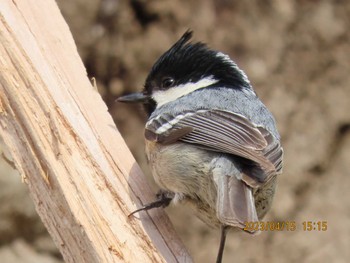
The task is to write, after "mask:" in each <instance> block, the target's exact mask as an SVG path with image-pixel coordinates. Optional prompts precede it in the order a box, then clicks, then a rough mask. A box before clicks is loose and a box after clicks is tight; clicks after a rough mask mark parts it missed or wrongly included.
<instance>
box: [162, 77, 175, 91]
mask: <svg viewBox="0 0 350 263" xmlns="http://www.w3.org/2000/svg"><path fill="white" fill-rule="evenodd" d="M174 84H175V80H174V79H173V78H172V77H165V78H163V79H162V88H163V89H167V88H170V87H172V86H173V85H174Z"/></svg>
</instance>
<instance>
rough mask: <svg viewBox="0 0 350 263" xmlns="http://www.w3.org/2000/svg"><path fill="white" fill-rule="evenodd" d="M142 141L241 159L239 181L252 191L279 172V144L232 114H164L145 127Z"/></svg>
mask: <svg viewBox="0 0 350 263" xmlns="http://www.w3.org/2000/svg"><path fill="white" fill-rule="evenodd" d="M146 138H147V139H151V140H154V141H157V142H159V143H164V144H166V143H173V142H175V141H183V142H186V143H190V144H193V145H195V146H196V147H199V148H203V149H207V150H210V151H216V152H223V153H227V154H231V155H234V156H237V157H240V158H243V162H245V163H246V168H245V169H243V172H244V173H245V174H246V175H247V176H248V177H249V178H247V177H243V180H244V181H245V182H246V183H247V184H248V185H250V186H252V187H257V186H259V185H261V184H262V183H265V182H267V181H268V180H269V179H270V178H271V177H272V176H274V175H276V174H279V173H281V172H282V156H283V149H282V147H281V144H280V142H279V140H278V139H277V138H275V137H274V136H273V135H272V134H271V133H270V132H269V131H268V130H266V129H265V128H263V127H260V126H258V125H256V124H253V123H252V122H250V121H249V120H248V119H247V118H245V117H244V116H242V115H239V114H236V113H233V112H229V111H224V110H216V109H214V110H198V111H193V112H192V111H189V112H185V113H184V114H182V115H180V116H172V114H170V113H168V114H164V115H162V116H160V117H158V118H154V119H151V120H150V121H149V122H148V123H147V125H146ZM244 160H245V161H244Z"/></svg>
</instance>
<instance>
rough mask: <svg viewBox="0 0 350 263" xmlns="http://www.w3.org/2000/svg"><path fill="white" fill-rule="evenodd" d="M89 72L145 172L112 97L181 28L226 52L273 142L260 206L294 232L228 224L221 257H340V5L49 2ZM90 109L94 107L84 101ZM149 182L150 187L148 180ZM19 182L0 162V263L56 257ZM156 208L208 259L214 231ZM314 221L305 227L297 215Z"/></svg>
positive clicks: (344, 33)
mask: <svg viewBox="0 0 350 263" xmlns="http://www.w3.org/2000/svg"><path fill="white" fill-rule="evenodd" d="M57 2H58V5H59V7H60V9H61V11H62V13H63V15H64V17H65V18H66V21H67V23H68V25H69V26H70V28H71V31H72V34H73V36H74V38H75V40H76V43H77V46H78V50H79V53H80V55H81V57H82V59H83V61H84V63H85V65H86V68H87V71H88V74H89V76H90V77H95V78H96V79H97V85H98V88H99V90H100V92H101V95H102V96H103V98H104V99H105V101H106V104H107V105H108V107H109V109H110V112H111V114H112V115H113V117H114V119H115V121H116V123H117V126H118V128H119V130H120V132H121V133H122V134H123V136H124V138H125V140H126V141H127V143H128V145H129V146H130V148H131V150H132V151H133V153H134V155H135V157H136V158H137V160H138V161H139V163H140V164H141V165H142V167H143V170H144V171H145V173H146V174H147V175H148V176H149V178H150V180H151V177H150V174H149V171H148V168H147V164H146V162H145V156H144V153H143V146H142V145H143V123H144V121H145V116H144V114H143V113H142V110H141V108H140V107H136V106H135V107H133V106H127V107H126V106H125V105H120V104H115V103H114V100H115V99H116V98H117V97H118V96H120V95H121V94H125V93H127V92H132V91H136V90H140V89H142V86H143V82H144V79H145V77H146V76H147V73H148V71H149V69H150V67H151V66H152V64H153V63H154V61H155V60H156V59H157V58H158V57H159V56H160V55H161V54H162V53H163V52H164V51H165V50H167V49H168V48H169V47H170V45H171V44H172V43H173V42H175V41H176V40H177V39H178V38H179V36H181V34H182V33H183V32H184V31H185V30H186V29H188V28H191V29H192V30H194V32H195V34H194V39H195V40H198V41H203V42H206V43H208V44H209V45H210V46H211V47H212V48H214V49H217V50H221V51H223V52H225V53H227V54H229V55H230V56H231V58H233V59H234V60H235V61H236V62H237V63H238V64H239V66H240V67H241V68H242V69H244V70H245V72H246V73H247V75H248V76H249V78H250V80H251V82H252V84H253V86H254V87H255V90H256V91H257V93H258V94H259V96H260V97H261V99H262V100H263V101H264V103H265V104H266V105H267V106H268V107H269V109H270V110H271V111H272V112H273V114H274V116H275V117H276V119H277V123H278V127H279V130H280V133H281V135H282V142H283V146H284V149H285V158H284V174H283V175H282V176H280V178H279V184H278V189H277V194H276V196H275V201H274V205H273V208H272V211H271V212H270V213H269V214H268V216H267V217H266V219H265V221H295V222H296V224H297V229H296V231H293V232H288V231H280V232H276V231H268V232H263V233H262V234H260V235H259V236H254V237H252V236H249V235H247V234H245V233H235V232H231V233H230V234H229V236H228V242H227V245H226V250H225V256H224V262H233V261H234V262H251V263H253V262H349V259H350V191H349V186H350V174H349V173H350V114H349V112H350V99H349V96H350V88H349V83H350V45H349V40H350V30H349V28H350V2H349V1H345V0H344V1H341V0H337V1H335V0H334V1H321V0H298V1H288V0H260V1H259V0H251V1H229V0H219V1H214V0H203V1H194V0H191V1H189V0H187V1H185V0H182V1H171V0H151V1H142V0H137V1H136V0H134V1H126V0H120V1H114V0H100V1H98V0H88V1H86V0H75V1H64V0H58V1H57ZM91 110H94V109H91ZM155 190H156V187H155ZM28 196H29V195H28V190H27V188H26V185H25V184H22V183H21V180H20V177H19V176H18V174H16V172H15V171H13V170H11V168H10V167H9V166H8V165H7V164H5V163H1V164H0V261H1V262H4V263H12V262H16V263H17V262H19V263H21V262H23V263H27V262H36V263H40V262H42V263H46V262H47V263H51V262H54V263H58V262H62V259H61V257H60V255H59V252H58V251H57V249H56V248H55V246H54V245H53V243H52V241H51V239H50V237H49V236H48V234H47V232H46V230H45V228H44V227H43V225H42V224H41V222H40V219H39V218H38V216H37V215H36V212H35V210H34V207H33V204H32V202H31V200H30V199H29V197H28ZM167 212H168V214H169V215H170V217H171V219H172V220H173V222H174V225H175V226H176V228H177V229H178V232H179V234H180V235H181V237H182V240H183V242H184V243H185V244H186V246H187V247H188V249H189V251H190V252H191V254H192V255H193V258H194V260H195V262H214V260H215V257H216V253H217V248H218V245H219V233H218V231H215V230H212V229H209V228H208V227H207V226H206V225H204V224H203V223H202V222H200V221H199V220H198V219H197V218H195V217H194V215H192V213H191V211H189V210H187V209H186V208H183V207H171V208H169V209H167ZM305 220H309V221H326V222H327V224H328V229H327V231H324V232H321V231H312V232H307V231H303V230H302V222H303V221H305Z"/></svg>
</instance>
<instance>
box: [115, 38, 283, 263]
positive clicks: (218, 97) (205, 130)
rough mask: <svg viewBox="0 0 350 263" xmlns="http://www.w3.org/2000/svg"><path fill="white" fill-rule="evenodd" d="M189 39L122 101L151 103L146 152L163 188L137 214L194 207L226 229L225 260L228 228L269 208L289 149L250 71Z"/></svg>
mask: <svg viewBox="0 0 350 263" xmlns="http://www.w3.org/2000/svg"><path fill="white" fill-rule="evenodd" d="M191 37H192V32H191V31H187V32H186V33H185V34H184V35H183V36H182V37H181V38H180V39H179V40H178V41H177V42H176V43H175V44H174V45H173V46H172V47H171V48H170V49H169V50H168V51H167V52H165V53H164V54H163V55H162V56H161V57H160V58H159V59H158V60H157V62H156V63H155V64H154V66H153V67H152V69H151V71H150V73H149V75H148V77H147V79H146V83H145V87H144V90H143V92H142V93H133V94H130V95H126V96H123V97H120V98H119V99H118V101H121V102H141V103H143V104H144V106H145V109H146V111H147V113H148V116H149V118H148V121H147V123H146V127H145V139H146V154H147V158H148V160H149V165H150V168H151V171H152V174H153V176H154V179H155V181H156V183H157V184H158V185H159V187H160V188H161V191H160V192H159V193H158V195H157V197H158V200H157V201H155V202H153V203H151V204H148V205H145V206H144V207H142V208H140V209H138V210H136V211H134V213H135V212H139V211H141V210H148V209H151V208H154V207H160V206H163V207H165V206H167V205H169V204H170V203H180V204H182V203H184V204H188V205H190V206H191V207H192V208H194V210H195V212H196V214H197V215H198V217H199V218H200V219H202V220H203V221H204V222H205V223H207V224H208V225H210V226H213V227H219V228H221V242H220V247H219V252H218V256H217V262H221V260H222V255H223V250H224V246H225V239H226V233H227V230H228V229H230V228H236V229H241V230H244V227H245V222H258V221H259V220H261V219H262V218H263V217H264V215H265V214H266V213H267V211H268V210H269V209H270V207H271V203H272V199H273V196H274V192H275V185H276V177H277V175H278V174H280V173H281V172H282V157H283V150H282V147H281V143H280V136H279V134H278V131H277V128H276V124H275V120H274V118H273V116H272V114H271V113H270V112H269V110H268V109H267V108H266V107H265V106H264V104H263V103H262V102H261V101H260V99H259V98H258V97H257V95H256V93H255V92H254V90H253V88H252V85H251V84H250V82H249V80H248V78H247V76H246V74H245V73H244V72H243V71H242V70H241V69H239V68H238V66H237V65H236V63H235V62H233V61H232V60H231V59H230V58H229V56H227V55H225V54H223V53H221V52H218V51H214V50H212V49H210V48H208V47H207V45H205V44H203V43H201V42H199V43H191V42H190V39H191ZM132 214H133V213H132ZM249 231H250V233H255V232H256V231H255V230H251V229H250V230H248V232H249Z"/></svg>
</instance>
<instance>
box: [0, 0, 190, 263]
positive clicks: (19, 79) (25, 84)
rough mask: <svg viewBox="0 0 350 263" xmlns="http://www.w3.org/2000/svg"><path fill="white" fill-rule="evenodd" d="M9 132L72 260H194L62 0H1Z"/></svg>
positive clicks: (0, 124) (1, 66) (0, 78)
mask: <svg viewBox="0 0 350 263" xmlns="http://www.w3.org/2000/svg"><path fill="white" fill-rule="evenodd" d="M0 136H2V138H3V140H4V142H5V144H6V145H7V147H8V150H9V152H10V153H11V155H12V158H13V160H14V163H15V165H16V168H17V169H18V171H19V172H20V173H21V175H22V178H23V180H24V182H26V183H27V184H28V187H29V189H30V192H31V196H32V198H33V200H34V203H35V205H36V209H37V211H38V213H39V215H40V217H41V219H42V221H43V222H44V224H45V226H46V227H47V229H48V231H49V233H50V234H51V236H52V238H53V240H54V242H55V243H56V245H57V247H58V248H59V250H60V251H61V253H62V255H63V257H64V259H65V261H66V262H164V261H167V262H191V258H190V256H189V255H188V253H187V251H186V249H185V248H184V247H183V245H182V244H181V242H180V241H179V238H178V237H177V235H176V233H175V232H174V230H173V227H172V225H171V223H170V222H169V219H168V218H167V216H166V215H165V214H164V212H163V211H162V210H161V209H155V210H154V211H151V212H150V213H148V214H147V213H140V215H139V219H138V218H133V217H132V218H128V214H129V213H130V212H131V211H134V210H135V209H136V208H137V206H140V205H141V203H147V202H150V201H152V200H153V199H154V193H152V191H151V190H150V187H149V185H148V184H147V182H146V181H145V177H144V176H143V175H142V172H141V171H140V168H139V166H138V165H137V164H136V162H135V160H134V158H133V156H132V155H131V153H130V151H129V150H128V148H127V146H126V145H125V143H124V140H123V139H122V138H121V136H120V134H119V132H118V130H117V128H116V126H115V124H114V123H113V120H112V118H111V116H110V115H109V113H108V111H107V107H106V105H105V104H104V102H103V101H102V99H101V97H100V95H99V94H98V92H97V91H96V89H95V88H93V87H92V85H91V83H90V82H89V79H88V77H87V74H86V70H85V68H84V65H83V64H82V61H81V59H80V57H79V55H78V53H77V48H76V46H75V43H74V40H73V38H72V36H71V33H70V31H69V28H68V26H67V24H66V23H65V21H64V19H63V18H62V16H61V13H60V11H59V9H58V7H57V5H56V3H55V1H54V0H12V1H11V0H1V1H0ZM135 203H136V204H137V206H136V205H135ZM28 227H30V226H28Z"/></svg>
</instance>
